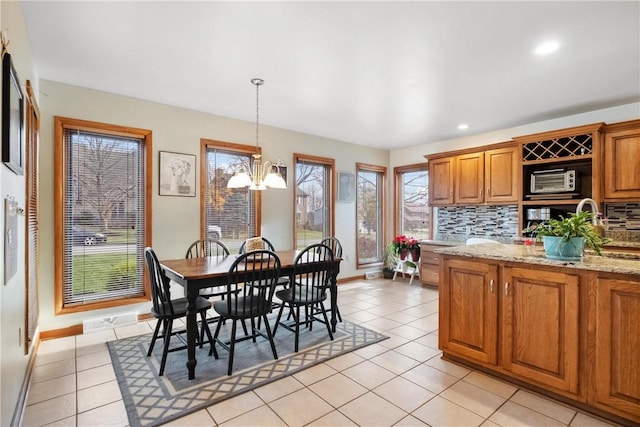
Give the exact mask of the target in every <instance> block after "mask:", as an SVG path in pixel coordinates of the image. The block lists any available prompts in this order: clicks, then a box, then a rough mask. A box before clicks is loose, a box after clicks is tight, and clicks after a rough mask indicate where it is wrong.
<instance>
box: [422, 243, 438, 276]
mask: <svg viewBox="0 0 640 427" xmlns="http://www.w3.org/2000/svg"><path fill="white" fill-rule="evenodd" d="M441 247H442V245H433V244H426V243H421V244H420V281H421V282H422V283H424V284H425V285H431V286H438V282H439V281H440V274H439V269H440V267H439V260H440V259H439V258H438V255H436V254H435V253H434V252H433V250H434V249H437V248H441Z"/></svg>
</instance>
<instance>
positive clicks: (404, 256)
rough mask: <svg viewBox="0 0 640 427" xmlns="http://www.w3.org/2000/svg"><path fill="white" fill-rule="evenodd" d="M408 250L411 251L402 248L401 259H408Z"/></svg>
mask: <svg viewBox="0 0 640 427" xmlns="http://www.w3.org/2000/svg"><path fill="white" fill-rule="evenodd" d="M408 252H409V251H408V250H407V249H401V250H400V259H401V260H405V259H407V253H408Z"/></svg>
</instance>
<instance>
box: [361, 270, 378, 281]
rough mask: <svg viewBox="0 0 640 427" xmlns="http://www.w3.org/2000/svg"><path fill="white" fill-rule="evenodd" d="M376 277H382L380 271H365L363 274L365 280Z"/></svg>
mask: <svg viewBox="0 0 640 427" xmlns="http://www.w3.org/2000/svg"><path fill="white" fill-rule="evenodd" d="M377 277H382V271H367V272H366V273H364V278H365V279H375V278H377Z"/></svg>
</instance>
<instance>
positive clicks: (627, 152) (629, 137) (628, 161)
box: [603, 120, 640, 201]
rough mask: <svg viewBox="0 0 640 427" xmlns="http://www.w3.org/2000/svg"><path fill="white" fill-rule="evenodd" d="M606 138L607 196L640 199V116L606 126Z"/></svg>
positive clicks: (607, 199)
mask: <svg viewBox="0 0 640 427" xmlns="http://www.w3.org/2000/svg"><path fill="white" fill-rule="evenodd" d="M605 132H606V133H605V138H604V165H603V169H604V170H603V175H604V199H605V200H606V201H617V200H622V201H625V200H635V201H640V120H634V121H632V122H624V123H620V124H617V125H612V126H609V127H607V130H605Z"/></svg>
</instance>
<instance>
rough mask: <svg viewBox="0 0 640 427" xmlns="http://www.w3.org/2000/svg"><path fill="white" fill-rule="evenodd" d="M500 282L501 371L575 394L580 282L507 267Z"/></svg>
mask: <svg viewBox="0 0 640 427" xmlns="http://www.w3.org/2000/svg"><path fill="white" fill-rule="evenodd" d="M501 277H502V279H501V282H500V283H501V284H503V286H502V288H501V293H502V296H501V299H500V304H501V319H500V325H501V327H502V336H501V350H502V366H503V368H504V369H506V370H507V371H510V372H513V373H514V374H516V375H518V376H520V377H525V378H528V379H531V380H533V381H535V382H537V383H540V384H546V385H549V386H551V387H554V388H556V389H558V390H564V391H568V392H570V393H573V394H577V393H578V320H579V317H578V313H579V310H578V307H579V297H578V283H579V277H578V276H577V275H571V274H565V273H560V272H550V271H544V270H540V269H532V268H512V267H504V268H503V269H502V276H501Z"/></svg>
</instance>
